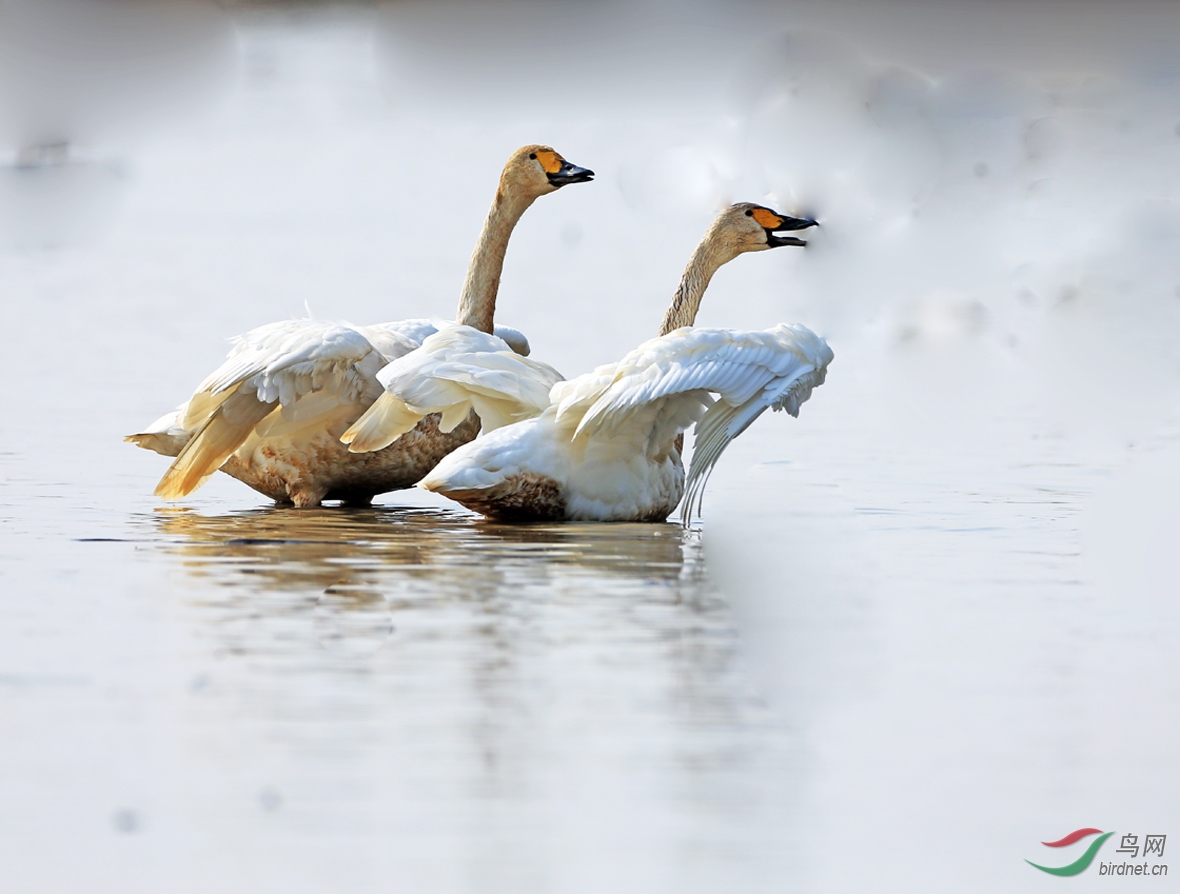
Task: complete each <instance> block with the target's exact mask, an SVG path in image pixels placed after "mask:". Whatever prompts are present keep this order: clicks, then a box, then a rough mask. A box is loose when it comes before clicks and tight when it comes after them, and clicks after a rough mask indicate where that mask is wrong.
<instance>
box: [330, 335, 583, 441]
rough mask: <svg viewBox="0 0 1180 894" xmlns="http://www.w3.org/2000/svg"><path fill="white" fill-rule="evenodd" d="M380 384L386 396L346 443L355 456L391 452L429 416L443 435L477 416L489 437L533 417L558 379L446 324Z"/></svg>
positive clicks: (491, 339) (502, 344)
mask: <svg viewBox="0 0 1180 894" xmlns="http://www.w3.org/2000/svg"><path fill="white" fill-rule="evenodd" d="M377 378H378V380H379V381H380V382H381V384H382V385H384V386H385V392H384V393H383V394H382V395H381V396H380V397H379V398H377V400H376V401H375V402H374V403H373V405H372V406H371V407H369V409H368V410H366V411H365V413H364V415H363V416H361V418H360V419H358V420H357V421H356V422H355V423H354V424H353V425H352V426H351V427H350V428H349V429H348V431H346V432H345V433H344V435H343V437H342V438H341V440H342V441H343V442H344V443H345V444H347V445H348V446H349V450H350V451H352V452H354V453H367V452H369V451H373V450H380V449H382V448H384V447H388V446H389V445H390V444H392V443H393V442H394V441H396V440H397V439H398V438H400V437H401V436H402V435H403V434H405V433H406V432H408V431H410V430H411V429H413V428H414V427H415V426H416V425H417V424H418V423H419V422H421V420H422V419H424V418H425V417H427V416H429V415H431V414H432V413H439V414H441V420H440V422H439V430H440V431H442V432H444V433H446V432H450V431H452V430H453V429H454V428H455V426H457V425H459V423H461V422H462V421H463V420H464V419H466V418H467V416H468V414H469V413H471V412H472V411H474V412H475V413H476V415H477V416H479V419H480V422H481V425H482V430H483V431H485V432H486V431H491V430H493V429H496V428H499V427H501V426H503V425H508V424H509V423H512V422H517V421H519V420H521V419H527V418H529V417H531V416H535V415H537V414H538V413H540V412H541V411H542V410H544V409H545V407H546V406H548V405H549V389H550V388H551V387H552V386H553V385H554V383H556V382H559V381H560V380H561V374H560V373H558V372H557V370H555V369H554V368H553V367H551V366H549V365H548V364H545V363H541V362H540V361H537V360H531V359H529V358H528V357H524V356H520V355H519V354H517V353H516V352H514V351H513V350H512V348H511V347H510V345H509V344H508V343H507V342H506V341H505V340H504V339H502V338H500V337H498V336H496V335H488V334H487V333H486V332H480V331H479V330H478V329H474V328H472V327H471V326H461V325H458V324H446V325H444V326H442V328H441V329H440V330H439V331H438V332H436V333H435V334H433V335H431V336H429V337H428V338H427V339H426V340H425V341H423V342H422V347H421V348H419V349H418V350H416V351H414V352H412V353H409V354H406V355H405V356H403V357H402V358H401V359H399V360H397V361H395V362H393V363H390V364H389V366H387V367H385V369H383V370H382V371H381V372H380V373H379V374H378V375H377Z"/></svg>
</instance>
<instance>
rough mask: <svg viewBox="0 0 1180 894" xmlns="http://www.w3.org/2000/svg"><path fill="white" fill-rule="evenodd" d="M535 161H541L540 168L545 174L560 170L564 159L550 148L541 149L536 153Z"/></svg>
mask: <svg viewBox="0 0 1180 894" xmlns="http://www.w3.org/2000/svg"><path fill="white" fill-rule="evenodd" d="M537 161H539V162H540V163H541V170H543V171H544V172H545V173H546V174H556V173H557V172H558V171H560V170H561V165H562V162H563V161H564V159H563V158H562V157H561V156H560V155H558V154H557V153H556V152H554V151H553V150H552V149H542V150H540V151H539V152H538V153H537Z"/></svg>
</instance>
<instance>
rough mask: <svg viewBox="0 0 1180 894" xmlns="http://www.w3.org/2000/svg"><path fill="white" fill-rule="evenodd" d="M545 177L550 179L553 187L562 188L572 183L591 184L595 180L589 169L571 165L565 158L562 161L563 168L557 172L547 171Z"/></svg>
mask: <svg viewBox="0 0 1180 894" xmlns="http://www.w3.org/2000/svg"><path fill="white" fill-rule="evenodd" d="M545 176H546V177H548V178H549V182H550V183H551V184H552V185H553V186H556V187H559V188H560V187H562V186H567V185H569V184H570V183H589V182H590V181H591V180H593V179H594V172H593V171H592V170H590V169H589V168H581V167H578V166H577V165H575V164H570V163H569V162H568V161H566V160H565V159H564V158H563V159H562V160H561V167H560V168H558V169H557V170H556V171H552V172H549V171H546V173H545Z"/></svg>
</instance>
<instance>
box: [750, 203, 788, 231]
mask: <svg viewBox="0 0 1180 894" xmlns="http://www.w3.org/2000/svg"><path fill="white" fill-rule="evenodd" d="M754 220H756V221H758V226H760V227H764V228H766V229H767V230H777V229H778V228H779V227H781V226H782V225H783V219H782V218H781V217H779V216H778V215H777V214H775V213H774V212H773V211H767V210H766V209H765V208H755V209H754Z"/></svg>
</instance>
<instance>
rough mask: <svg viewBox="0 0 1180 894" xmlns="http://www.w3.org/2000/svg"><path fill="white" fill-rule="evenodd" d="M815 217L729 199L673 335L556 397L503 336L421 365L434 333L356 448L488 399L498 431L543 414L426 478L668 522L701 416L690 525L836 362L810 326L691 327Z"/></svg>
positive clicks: (515, 507)
mask: <svg viewBox="0 0 1180 894" xmlns="http://www.w3.org/2000/svg"><path fill="white" fill-rule="evenodd" d="M814 224H815V221H813V220H807V219H796V218H790V217H787V216H785V215H781V214H778V213H777V212H774V211H771V210H770V209H769V208H764V207H762V206H759V205H753V204H749V203H742V204H738V205H734V206H732V207H731V208H728V209H726V211H724V212H722V214H720V215H719V216H718V217H717V219H716V220H715V221H714V222H713V224H712V226H711V227H710V228H709V231H708V232H707V233H706V234H705V237H704V239H702V240H701V243H700V244H699V245H698V246H697V248H696V250H695V251H694V252H693V255H692V258H691V259H690V261H689V264H688V267H687V268H686V270H685V272H684V276H683V277H682V279H681V282H680V287H679V288H678V289H677V291H676V294H675V295H674V297H673V299H672V303H671V305H670V307H669V308H668V311H667V313H666V315H665V317H664V322H663V325H662V326H661V327H660V335H659V336H658V337H657V338H655V339H652V340H651V341H648V342H646V343H644V344H643V345H640V346H639V347H638V348H637V349H636V350H634V351H632V352H631V353H630V354H628V355H627V356H626V357H624V358H623V359H622V360H621V361H620V362H618V363H616V364H612V365H610V366H604V367H600V368H599V369H597V370H595V371H594V372H593V373H590V374H588V375H585V376H581V377H579V378H577V379H574V380H573V381H570V382H557V383H555V384H554V385H553V386H552V388H551V390H550V392H549V394H548V396H547V399H545V400H538V399H537V397H536V395H535V393H533V392H532V391H531V390H530V387H533V386H540V385H543V384H544V382H545V379H544V373H545V370H538V369H536V368H535V367H536V363H535V361H530V362H529V363H525V362H521V361H520V360H519V359H516V358H512V357H510V355H509V352H508V351H507V347H506V346H504V345H499V346H496V345H495V344H494V340H487V345H486V347H487V348H488V349H489V350H486V351H485V353H484V354H482V355H477V354H472V355H469V356H468V357H466V358H462V357H456V358H452V361H451V367H450V368H449V369H445V370H442V369H438V370H433V371H431V370H427V369H423V368H422V367H421V366H417V367H416V366H415V364H414V363H412V362H411V361H412V360H413V359H414V358H418V357H422V356H423V355H427V354H429V353H430V352H431V348H432V347H433V344H434V343H436V342H439V340H441V339H443V338H444V333H441V332H440V333H439V334H438V335H435V336H431V337H430V338H428V339H427V340H426V342H424V343H423V349H422V350H421V351H419V352H416V353H415V355H413V357H407V358H406V359H405V361H402V362H401V363H398V364H393V365H391V366H390V367H389V369H388V370H386V372H385V374H383V375H382V379H383V381H385V383H386V389H387V390H386V394H385V395H382V397H381V398H379V399H378V401H377V402H376V403H375V404H374V406H373V408H371V410H370V411H369V412H368V413H367V414H366V416H367V417H368V419H367V420H366V418H364V417H362V419H361V420H359V421H358V423H357V424H356V425H354V426H353V428H352V429H351V430H350V433H346V437H349V434H351V435H352V438H353V447H354V448H356V446H357V442H358V440H366V441H367V442H368V443H371V444H379V443H381V442H382V440H383V438H384V437H385V436H387V435H388V434H390V433H393V436H394V437H396V436H397V435H396V432H397V431H399V430H404V429H405V428H406V426H407V425H408V424H410V423H412V421H413V420H414V419H415V418H418V416H417V414H419V413H422V412H426V411H430V412H438V411H442V412H444V414H447V413H451V414H452V417H453V418H454V416H455V415H457V413H458V412H459V411H465V410H466V409H467V407H468V406H475V407H476V408H477V411H478V408H479V406H480V405H481V403H482V404H484V405H489V406H490V407H491V408H492V410H493V412H491V413H489V414H488V416H487V417H486V418H485V419H484V427H485V429H490V428H494V427H495V425H496V424H497V423H499V422H502V421H503V420H506V419H508V418H509V417H510V416H511V415H512V412H516V413H517V414H520V415H528V414H530V413H531V412H534V411H539V412H540V415H537V416H535V417H534V418H530V419H527V420H525V421H521V422H516V423H512V424H507V425H504V426H503V427H500V428H497V429H496V430H494V431H490V433H489V434H487V435H486V436H484V437H481V438H480V439H479V440H477V441H475V442H474V443H472V444H468V445H466V446H464V447H462V448H460V449H459V450H457V451H456V452H455V453H453V454H451V455H450V456H448V457H447V458H446V459H444V460H443V461H442V462H441V463H439V465H438V466H436V467H435V469H434V470H433V471H432V472H431V473H430V474H429V475H427V476H426V477H425V478H424V479H423V480H422V481H421V482H420V486H421V487H424V488H426V489H427V490H431V491H435V492H436V493H440V494H443V495H444V496H446V497H449V498H451V499H454V500H456V501H458V502H460V503H462V504H463V505H464V506H467V507H468V508H470V509H474V510H476V511H477V512H480V513H482V514H484V515H487V516H489V517H492V518H500V519H509V520H527V519H570V520H572V519H592V520H601V521H624V520H625V521H663V520H664V519H666V518H667V517H668V515H670V514H671V513H672V511H673V510H674V509H675V508H676V506H677V505H678V504H679V502H680V500H681V498H682V497H683V496H684V493H685V488H686V481H685V475H684V466H683V464H682V462H681V457H680V453H681V446H682V436H683V432H684V430H685V429H687V428H688V427H689V426H690V425H692V424H693V423H698V426H697V439H696V451H695V453H694V456H693V463H692V468H691V469H690V471H689V475H688V481H687V488H688V492H689V500H688V503H687V507H686V511H685V520H686V523H687V522H688V521H689V520H691V515H692V512H693V508H694V503H693V501H694V499H695V500H696V503H695V505H696V507H697V508H699V499H700V493H699V491H700V489H701V488H702V487H703V485H704V482H705V480H706V478H707V476H708V473H709V471H710V470H711V469H712V467H713V465H714V464H715V463H716V462H717V459H718V458H719V457H720V455H721V453H722V451H724V449H725V447H726V446H727V445H728V444H729V442H730V441H732V440H733V439H734V438H735V437H737V436H738V435H739V434H741V432H742V431H744V430H745V429H746V427H747V426H749V425H750V423H751V422H753V421H754V419H756V418H757V417H758V416H760V415H761V414H762V413H763V412H764V411H765V410H766V409H767V408H773V409H776V410H779V409H785V410H787V411H788V412H789V413H791V414H792V415H796V414H797V413H798V410H799V405H800V404H801V403H803V401H805V400H807V398H808V397H809V396H810V394H811V391H812V389H813V388H815V387H816V386H817V385H819V384H821V383H822V382H823V380H824V376H825V373H826V369H827V366H828V364H829V363H830V362H831V360H832V352H831V350H830V349H829V348H828V346H827V344H826V342H824V341H823V339H821V338H819V337H818V336H816V335H814V334H813V333H812V332H810V331H809V330H807V329H806V328H804V327H802V326H786V325H780V326H776V327H774V328H773V329H769V330H766V331H763V332H737V331H733V330H725V329H691V328H689V327H691V325H692V323H693V322H694V321H695V319H696V314H697V311H698V310H699V308H700V303H701V299H702V297H703V296H704V292H705V289H706V288H707V286H708V284H709V281H710V279H711V278H712V276H713V274H714V273H715V272H716V271H717V269H718V268H720V267H721V266H722V265H723V264H725V263H728V262H729V261H731V260H733V259H734V258H736V257H737V256H738V255H740V254H743V253H745V252H749V251H761V250H765V249H768V248H774V247H777V246H782V245H804V244H806V243H804V242H803V241H802V240H800V239H796V238H794V237H789V236H781V235H778V232H779V231H783V230H799V229H805V228H807V227H810V226H813V225H814ZM484 338H485V339H487V337H486V336H484ZM473 361H474V362H473ZM439 366H440V367H441V366H443V364H441V363H440V364H439ZM509 369H511V370H514V371H515V375H511V374H509V372H508V370H509ZM546 369H548V368H546ZM428 372H429V373H431V375H424V373H428ZM489 373H490V374H489ZM550 373H552V371H551V370H550ZM553 374H554V375H555V373H553ZM432 376H433V377H432ZM472 383H474V384H472ZM711 393H715V394H717V395H718V397H719V399H718V400H714V399H713V398H712V397H711V396H710V394H711ZM518 395H519V397H518ZM461 398H466V399H468V400H469V401H470V403H469V404H465V403H463V402H462V400H461ZM514 401H515V402H516V403H515V404H514ZM481 415H482V414H481ZM366 421H368V422H371V423H373V424H372V426H371V427H366V425H365V423H366Z"/></svg>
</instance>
